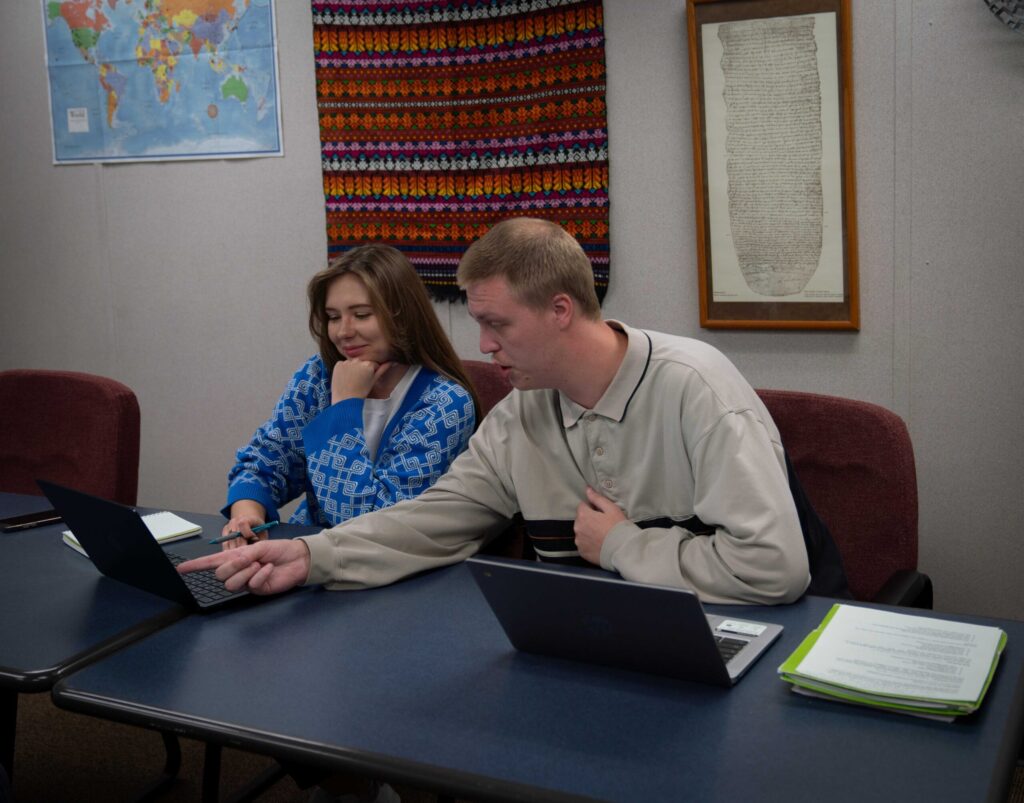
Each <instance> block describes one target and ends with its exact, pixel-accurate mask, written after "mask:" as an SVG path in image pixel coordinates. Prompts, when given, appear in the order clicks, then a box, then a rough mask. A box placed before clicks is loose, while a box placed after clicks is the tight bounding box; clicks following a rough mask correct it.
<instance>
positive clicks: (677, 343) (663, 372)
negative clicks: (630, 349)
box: [645, 331, 756, 410]
mask: <svg viewBox="0 0 1024 803" xmlns="http://www.w3.org/2000/svg"><path fill="white" fill-rule="evenodd" d="M645 334H647V335H648V336H649V337H650V341H651V364H650V372H649V373H650V375H651V381H652V383H653V385H654V386H655V387H659V388H660V389H662V390H664V389H666V388H667V387H677V388H678V389H679V391H680V392H681V393H683V394H684V395H685V396H687V397H690V396H692V394H694V393H698V392H699V393H702V394H704V395H708V396H709V398H713V399H714V400H715V401H716V404H717V405H719V406H721V407H722V409H732V410H741V409H748V408H750V407H751V406H752V405H756V402H755V396H756V393H755V391H754V389H753V388H752V387H751V385H750V383H749V382H748V381H747V380H746V378H745V377H744V376H743V375H742V374H741V373H740V372H739V369H737V368H736V366H735V365H734V364H733V362H732V361H731V360H730V359H729V358H728V357H727V356H725V354H723V353H722V352H721V351H719V350H718V349H717V348H715V347H714V346H712V345H711V344H709V343H705V342H704V341H702V340H697V339H695V338H691V337H683V336H681V335H670V334H666V333H664V332H653V331H645Z"/></svg>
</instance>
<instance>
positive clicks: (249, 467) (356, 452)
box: [222, 355, 476, 527]
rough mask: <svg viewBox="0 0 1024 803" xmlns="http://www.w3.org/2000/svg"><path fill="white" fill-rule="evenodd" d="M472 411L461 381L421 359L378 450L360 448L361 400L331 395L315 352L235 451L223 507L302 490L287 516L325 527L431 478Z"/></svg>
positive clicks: (266, 502) (459, 440)
mask: <svg viewBox="0 0 1024 803" xmlns="http://www.w3.org/2000/svg"><path fill="white" fill-rule="evenodd" d="M475 422H476V416H475V412H474V409H473V399H472V397H471V396H470V395H469V392H468V391H467V390H466V389H465V388H463V387H462V386H461V385H459V384H457V383H456V382H453V381H452V380H450V379H448V378H447V377H443V376H440V375H439V374H436V373H434V372H433V371H430V370H429V369H427V368H425V367H421V368H420V371H419V373H418V374H417V376H416V378H415V379H414V380H413V383H412V385H411V386H410V387H409V390H408V392H407V393H406V395H405V399H404V400H403V401H402V406H401V407H400V408H399V409H398V411H397V412H396V413H395V414H394V415H393V416H392V417H391V419H390V420H389V421H388V423H387V425H386V426H385V428H384V432H383V433H382V435H381V439H380V446H379V447H378V449H377V459H376V460H371V459H370V457H369V455H368V453H367V451H366V439H365V436H364V433H363V400H362V399H346V400H344V401H342V402H339V403H338V404H333V405H332V404H331V382H330V376H329V375H328V373H327V370H326V367H325V365H324V362H323V360H322V359H321V357H320V356H319V355H314V356H313V357H310V358H309V359H308V360H306V362H305V363H304V364H303V366H302V367H301V368H300V369H299V370H298V371H296V372H295V375H294V376H293V377H292V378H291V381H289V382H288V386H287V387H286V388H285V390H284V393H282V394H281V398H280V399H279V400H278V402H277V405H276V406H275V407H274V412H273V414H272V415H271V416H270V418H269V419H268V420H267V421H266V422H265V423H264V424H263V425H262V426H261V427H260V428H259V429H257V430H256V432H255V433H254V434H253V436H252V440H250V442H249V443H248V444H246V445H245V446H243V447H242V448H241V449H239V450H238V454H237V455H236V459H237V462H236V463H235V466H234V468H232V469H231V471H230V473H229V474H228V498H227V504H226V505H225V506H224V509H223V510H222V512H223V513H224V515H225V516H229V511H230V509H231V505H232V504H233V503H234V502H237V501H238V500H239V499H253V500H255V501H257V502H259V503H260V504H262V505H263V506H264V507H265V508H266V509H267V520H268V521H271V520H273V519H276V518H277V517H278V513H277V508H278V506H280V505H284V504H286V503H287V502H289V501H291V500H292V499H295V498H296V497H298V496H299V495H301V494H305V499H304V500H303V501H302V502H301V503H300V504H299V506H298V507H297V508H296V510H295V513H294V514H292V517H291V519H290V520H289V521H290V522H291V523H293V524H313V525H319V526H322V527H330V526H333V525H335V524H340V523H341V522H343V521H345V520H347V519H350V518H352V517H353V516H358V515H360V514H361V513H367V512H369V511H371V510H377V509H378V508H384V507H389V506H391V505H393V504H394V503H395V502H398V501H399V500H401V499H408V498H410V497H413V496H417V495H418V494H419V493H420V492H422V491H424V490H426V489H427V488H429V487H430V486H431V485H433V484H434V483H435V482H436V481H437V479H438V478H439V477H440V476H441V475H442V474H443V473H444V472H445V471H447V469H448V466H449V464H450V463H451V462H452V460H454V459H455V458H456V457H457V456H458V455H459V453H460V452H461V451H462V450H463V449H464V448H465V447H466V444H467V443H468V442H469V436H470V435H472V434H473V428H474V424H475Z"/></svg>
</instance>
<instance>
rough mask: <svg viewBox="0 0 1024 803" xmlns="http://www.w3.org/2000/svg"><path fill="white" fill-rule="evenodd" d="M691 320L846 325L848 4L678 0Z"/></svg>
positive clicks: (853, 258) (852, 287) (850, 325)
mask: <svg viewBox="0 0 1024 803" xmlns="http://www.w3.org/2000/svg"><path fill="white" fill-rule="evenodd" d="M686 10H687V28H688V38H689V50H690V94H691V101H692V104H691V105H692V111H693V132H694V136H693V156H694V180H695V184H696V213H697V261H698V277H699V284H700V323H701V326H703V327H706V328H723V329H845V330H857V329H859V328H860V316H859V300H858V295H859V294H858V284H857V227H856V206H855V192H854V161H853V101H852V95H853V93H852V84H851V82H852V74H851V55H850V0H687V3H686Z"/></svg>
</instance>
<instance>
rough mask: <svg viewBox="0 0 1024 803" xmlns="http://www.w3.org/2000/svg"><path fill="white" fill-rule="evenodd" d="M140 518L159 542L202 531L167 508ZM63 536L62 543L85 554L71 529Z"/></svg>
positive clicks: (164, 542)
mask: <svg viewBox="0 0 1024 803" xmlns="http://www.w3.org/2000/svg"><path fill="white" fill-rule="evenodd" d="M142 520H143V521H144V522H145V523H146V526H147V527H148V528H149V531H150V532H151V533H153V537H154V538H155V539H156V540H157V541H158V542H160V543H161V544H168V543H170V542H171V541H179V540H181V539H182V538H191V537H192V536H193V535H199V534H200V533H201V532H202V531H203V528H202V527H200V526H199V525H198V524H193V523H192V522H191V521H189V520H188V519H183V518H182V517H181V516H179V515H177V514H176V513H171V512H169V511H167V510H164V511H161V512H160V513H149V514H147V515H145V516H143V517H142ZM63 538H64V543H65V544H67V545H68V546H69V547H71V548H72V549H74V550H76V551H77V552H81V553H82V554H83V555H85V554H86V553H85V550H84V549H83V548H82V545H81V544H80V543H78V539H77V538H75V534H74V533H73V532H71V530H65V531H64V532H63Z"/></svg>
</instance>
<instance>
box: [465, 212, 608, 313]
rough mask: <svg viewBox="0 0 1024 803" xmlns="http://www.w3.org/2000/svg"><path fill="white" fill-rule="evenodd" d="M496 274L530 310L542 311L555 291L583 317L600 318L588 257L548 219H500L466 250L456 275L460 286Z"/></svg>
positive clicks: (570, 237) (565, 233)
mask: <svg viewBox="0 0 1024 803" xmlns="http://www.w3.org/2000/svg"><path fill="white" fill-rule="evenodd" d="M496 276H500V277H501V278H503V279H504V280H505V281H506V282H508V286H509V289H511V290H512V292H513V294H514V295H515V297H516V298H517V299H518V300H519V301H520V302H521V303H523V304H525V305H526V306H528V307H531V308H533V309H542V308H544V307H546V306H547V305H548V304H549V303H550V301H551V298H552V297H553V296H554V295H555V294H557V293H565V294H566V295H568V296H569V297H570V298H572V299H573V300H574V301H575V302H576V304H577V306H578V308H579V310H580V312H581V313H582V314H583V316H584V317H586V318H590V319H594V320H596V319H598V318H600V317H601V307H600V304H599V303H598V300H597V292H596V291H595V290H594V273H593V268H592V267H591V265H590V260H589V259H588V258H587V255H586V254H585V253H584V251H583V248H582V246H581V245H580V244H579V243H578V242H577V241H576V238H575V237H573V236H572V235H571V234H569V232H567V231H566V230H565V229H563V228H562V227H561V226H559V225H557V224H555V223H552V222H550V221H548V220H540V219H538V218H528V217H518V218H509V219H508V220H503V221H501V222H500V223H498V224H496V225H495V226H493V227H492V228H491V229H490V231H488V232H487V234H485V235H484V236H483V237H481V238H480V239H479V240H477V241H476V242H475V243H473V244H472V245H471V246H470V247H469V248H468V249H467V251H466V253H465V254H464V255H463V257H462V260H461V261H460V262H459V269H458V272H457V274H456V278H457V280H458V283H459V287H461V288H462V289H466V287H467V286H468V285H471V284H473V283H475V282H481V281H485V280H487V279H491V278H494V277H496Z"/></svg>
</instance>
